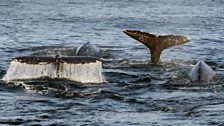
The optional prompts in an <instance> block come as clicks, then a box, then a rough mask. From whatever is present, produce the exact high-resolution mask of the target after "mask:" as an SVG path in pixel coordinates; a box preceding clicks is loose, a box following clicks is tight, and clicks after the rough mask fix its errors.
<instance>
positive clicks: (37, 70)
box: [3, 55, 105, 83]
mask: <svg viewBox="0 0 224 126" xmlns="http://www.w3.org/2000/svg"><path fill="white" fill-rule="evenodd" d="M41 78H50V79H67V80H72V81H77V82H81V83H102V82H104V81H105V80H104V77H103V75H102V62H101V60H99V59H98V58H94V57H81V56H74V57H59V56H58V55H57V56H56V57H51V56H24V57H17V58H14V59H13V60H12V61H11V63H10V66H9V69H8V70H7V73H6V75H5V76H4V77H3V80H4V81H7V82H8V81H16V80H27V79H41Z"/></svg>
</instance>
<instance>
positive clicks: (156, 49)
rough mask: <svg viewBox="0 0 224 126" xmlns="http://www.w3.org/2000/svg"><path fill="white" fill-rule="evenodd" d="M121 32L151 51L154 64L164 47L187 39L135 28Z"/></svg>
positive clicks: (184, 41) (181, 42)
mask: <svg viewBox="0 0 224 126" xmlns="http://www.w3.org/2000/svg"><path fill="white" fill-rule="evenodd" d="M123 32H124V33H125V34H127V35H128V36H130V37H132V38H134V39H136V40H138V41H139V42H140V43H142V44H144V45H145V46H147V47H148V48H149V50H150V52H151V62H152V64H154V65H156V64H157V63H158V62H159V59H160V55H161V52H162V51H163V50H164V49H166V48H169V47H172V46H176V45H179V44H183V43H186V42H188V41H189V40H188V38H187V37H184V36H180V35H165V36H156V35H153V34H150V33H147V32H142V31H137V30H124V31H123Z"/></svg>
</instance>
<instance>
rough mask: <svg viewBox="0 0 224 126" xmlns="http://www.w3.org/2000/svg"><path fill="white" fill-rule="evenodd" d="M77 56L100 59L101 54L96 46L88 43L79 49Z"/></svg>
mask: <svg viewBox="0 0 224 126" xmlns="http://www.w3.org/2000/svg"><path fill="white" fill-rule="evenodd" d="M76 55H77V56H92V57H100V52H99V50H98V49H97V48H96V46H95V45H93V44H91V43H90V42H87V43H85V44H83V45H82V46H80V47H79V48H78V49H77V51H76Z"/></svg>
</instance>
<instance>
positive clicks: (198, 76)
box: [188, 61, 216, 82]
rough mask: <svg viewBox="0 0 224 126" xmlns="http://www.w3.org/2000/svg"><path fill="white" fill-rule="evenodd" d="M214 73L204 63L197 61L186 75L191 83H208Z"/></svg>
mask: <svg viewBox="0 0 224 126" xmlns="http://www.w3.org/2000/svg"><path fill="white" fill-rule="evenodd" d="M215 75H216V73H215V71H213V70H212V68H211V67H209V66H208V65H207V64H206V63H205V62H204V61H199V62H197V64H196V65H195V66H194V67H193V68H192V70H191V72H190V73H189V74H188V76H189V79H190V80H191V81H192V82H196V81H202V82H209V81H210V80H212V79H214V77H215Z"/></svg>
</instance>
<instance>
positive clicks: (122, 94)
mask: <svg viewBox="0 0 224 126" xmlns="http://www.w3.org/2000/svg"><path fill="white" fill-rule="evenodd" d="M125 29H136V30H142V31H146V32H150V33H153V34H156V35H166V34H179V35H184V36H186V37H188V38H189V39H190V40H191V41H190V42H188V43H186V44H183V45H180V46H175V47H171V48H169V49H166V50H164V51H163V53H162V55H161V63H160V64H159V65H158V66H151V65H150V64H149V61H150V52H149V50H148V49H147V48H146V47H145V46H144V45H142V44H140V43H138V42H137V41H136V40H134V39H132V38H130V37H128V36H126V35H125V34H123V33H122V31H123V30H125ZM223 32H224V2H223V1H222V0H197V1H196V0H188V1H186V0H94V1H90V0H63V1H62V0H1V1H0V54H1V55H0V77H1V78H2V77H3V76H4V74H5V73H6V71H7V69H8V67H9V63H10V61H11V59H12V58H14V57H18V56H26V55H31V54H32V53H33V52H32V50H34V48H42V47H43V48H44V47H46V46H47V47H62V46H68V47H74V48H75V47H79V46H80V45H82V44H84V43H86V42H87V41H89V42H91V43H93V44H94V45H96V46H97V47H98V48H99V49H100V50H101V52H102V54H103V59H104V60H103V74H104V76H105V78H106V80H107V82H105V83H103V84H81V83H76V82H70V81H64V80H39V81H37V80H36V81H34V80H30V81H27V82H18V83H9V84H6V83H5V82H3V81H0V100H1V102H0V124H1V125H96V126H97V125H105V126H109V125H113V126H123V125H143V126H144V125H155V126H157V125H177V126H179V125H224V121H223V118H224V90H223V86H224V83H223V82H224V74H223V72H224V55H223V51H224V46H223V42H224V36H223ZM198 60H204V61H206V63H208V64H209V65H210V66H211V67H212V68H213V69H214V70H215V71H216V73H217V75H216V78H215V80H214V81H212V82H210V83H191V82H190V81H189V80H188V79H187V73H188V72H189V70H190V68H191V65H193V64H195V63H196V62H197V61H198Z"/></svg>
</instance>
